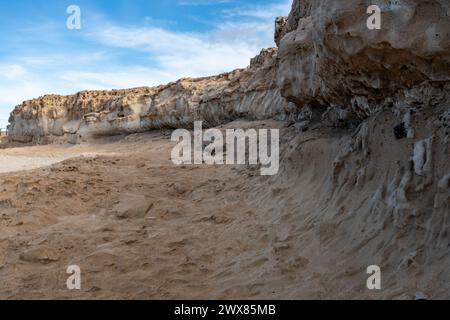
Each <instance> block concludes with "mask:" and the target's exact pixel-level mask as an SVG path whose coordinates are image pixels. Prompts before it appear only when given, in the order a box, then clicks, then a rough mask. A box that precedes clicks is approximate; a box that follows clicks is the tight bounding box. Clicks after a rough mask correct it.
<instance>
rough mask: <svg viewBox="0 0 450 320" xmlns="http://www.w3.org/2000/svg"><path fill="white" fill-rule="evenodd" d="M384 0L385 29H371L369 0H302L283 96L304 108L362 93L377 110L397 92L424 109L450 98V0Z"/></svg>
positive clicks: (285, 51)
mask: <svg viewBox="0 0 450 320" xmlns="http://www.w3.org/2000/svg"><path fill="white" fill-rule="evenodd" d="M380 3H381V4H382V5H381V8H382V29H381V30H369V29H368V28H367V27H366V21H367V18H368V15H367V14H366V9H367V4H366V2H361V1H357V0H350V1H344V2H343V1H310V0H301V1H300V0H294V3H293V10H292V12H291V14H290V16H289V19H288V25H287V30H291V31H290V32H288V33H287V34H286V35H284V37H283V38H282V39H281V41H280V44H279V54H278V58H279V68H278V76H277V79H278V84H279V86H280V90H281V93H282V95H283V96H284V97H286V98H287V99H288V100H289V101H292V102H295V103H296V104H297V105H300V106H301V105H304V104H316V105H317V104H319V105H338V106H343V107H350V106H351V103H352V100H353V99H354V98H355V97H361V98H364V99H365V100H366V102H367V104H368V105H369V106H370V109H372V111H374V112H376V111H377V110H380V109H381V108H383V107H388V106H392V105H391V104H392V101H391V98H392V97H395V100H396V101H397V103H399V102H405V103H407V104H416V105H419V106H421V105H424V106H430V105H432V104H435V103H434V102H433V101H431V100H433V99H438V97H443V99H441V100H440V101H441V102H443V101H447V102H448V101H449V88H450V86H449V80H450V37H449V30H450V20H449V19H448V13H449V10H450V3H449V2H448V1H446V0H438V1H432V2H429V1H423V0H410V1H399V2H395V3H394V2H391V1H380ZM413 91H415V92H420V91H421V92H423V93H425V94H420V95H419V94H413V93H412V92H413ZM411 95H413V96H414V98H413V99H411V98H412V97H411ZM430 99H431V100H430ZM435 102H437V101H435ZM361 111H363V110H361ZM363 113H366V112H363ZM369 115H370V114H369ZM365 116H367V115H365Z"/></svg>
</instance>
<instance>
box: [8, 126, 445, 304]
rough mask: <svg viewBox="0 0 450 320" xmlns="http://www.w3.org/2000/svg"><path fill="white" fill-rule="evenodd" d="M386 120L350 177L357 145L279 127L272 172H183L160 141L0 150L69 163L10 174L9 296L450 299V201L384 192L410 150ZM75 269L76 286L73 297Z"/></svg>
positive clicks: (439, 163)
mask: <svg viewBox="0 0 450 320" xmlns="http://www.w3.org/2000/svg"><path fill="white" fill-rule="evenodd" d="M386 121H387V123H386V124H385V125H382V126H378V127H371V129H370V130H372V131H373V132H374V135H373V136H372V137H373V138H371V139H373V140H371V141H370V143H369V145H370V146H371V147H370V148H371V154H372V156H371V158H370V159H369V160H368V159H367V158H366V157H365V156H364V154H365V153H364V150H361V151H358V150H355V152H354V154H351V155H348V156H347V158H346V159H347V160H346V163H347V165H346V166H345V168H342V170H341V171H339V170H337V169H336V168H338V167H337V166H335V165H333V163H334V161H335V159H336V157H338V156H339V154H340V153H341V152H342V150H343V149H345V148H344V147H343V146H345V145H346V143H348V141H352V140H353V139H355V136H353V135H352V134H350V133H345V132H343V131H342V130H337V131H336V130H334V129H326V128H325V129H324V128H322V129H320V130H312V131H310V132H307V133H304V134H301V135H299V134H298V133H297V132H295V131H294V130H293V129H291V128H289V129H283V134H282V137H283V139H284V141H283V149H284V150H283V158H282V168H281V171H280V174H279V175H278V176H275V177H261V176H259V174H258V173H259V170H257V168H251V167H229V166H220V167H217V166H216V167H206V166H200V167H191V166H184V167H177V166H174V165H173V164H172V163H171V162H170V161H169V157H170V151H171V148H172V146H173V144H172V143H171V142H170V140H168V138H167V136H164V135H161V134H160V133H149V134H138V135H132V136H128V137H125V138H115V139H109V140H98V141H96V142H92V143H90V144H83V145H78V146H72V147H71V146H68V145H52V146H38V147H26V148H19V149H6V150H0V154H1V155H3V156H4V155H8V156H13V155H14V156H26V155H28V156H32V157H35V156H44V155H47V156H49V155H50V156H51V157H52V159H53V160H54V159H55V158H60V157H70V158H71V159H69V160H66V161H63V162H61V163H57V164H53V165H52V166H50V167H42V168H40V169H36V170H34V171H25V172H14V173H3V174H0V186H1V190H2V192H1V194H0V213H1V216H0V228H1V233H0V278H1V279H2V284H1V287H0V298H18V299H22V298H35V299H42V298H83V299H88V298H144V299H145V298H244V299H248V298H284V299H286V298H402V299H411V298H414V296H415V295H416V293H417V292H423V293H424V294H426V295H427V296H428V297H430V298H443V297H446V298H448V297H449V284H450V281H449V276H448V272H447V271H448V266H449V265H450V261H449V254H448V250H449V247H448V246H450V241H448V228H449V221H448V193H443V194H442V197H443V199H444V204H443V207H442V208H438V209H436V210H434V211H433V213H432V212H429V210H430V206H429V204H428V202H429V201H428V200H429V197H430V196H434V194H433V195H431V194H432V193H433V192H431V193H430V192H428V193H427V192H424V193H423V194H422V198H417V196H415V197H416V198H415V199H412V197H411V196H410V194H409V193H408V197H409V200H411V201H416V202H415V203H414V208H416V210H415V211H414V212H415V217H411V213H410V212H412V211H411V210H409V211H408V210H406V211H395V212H394V211H392V208H390V207H388V206H387V205H386V204H385V203H386V202H385V201H384V199H382V197H381V196H380V199H378V200H377V199H376V197H375V195H376V194H377V190H378V189H379V188H380V187H383V186H385V185H387V184H388V183H391V180H392V179H393V178H394V177H395V175H396V171H397V170H400V169H399V168H398V166H399V165H398V163H400V162H403V161H405V162H407V160H408V157H409V153H410V148H411V144H410V142H408V141H406V140H403V141H400V142H396V141H395V140H391V141H389V139H392V138H387V137H390V136H391V132H390V131H388V132H387V133H386V134H385V135H384V136H383V135H382V134H381V132H382V131H383V132H385V130H387V129H386V128H390V126H391V123H389V121H391V120H389V118H387V120H386ZM383 123H384V122H383ZM247 125H248V126H251V125H252V124H247ZM239 126H241V127H242V126H244V123H240V124H239ZM377 132H378V133H377ZM424 134H425V133H424ZM356 138H357V135H356ZM366 147H367V145H366ZM83 154H90V155H91V157H83V156H82V155H83ZM386 154H388V155H389V156H388V157H386ZM444 155H445V153H444ZM372 157H373V158H372ZM435 161H436V168H437V169H436V175H438V174H440V172H443V171H449V172H450V168H449V166H448V163H446V161H445V158H444V159H439V158H438V159H435ZM362 162H366V163H365V167H366V168H367V172H366V175H365V177H364V178H362V177H361V175H360V177H359V179H360V183H359V184H358V183H356V184H355V181H356V180H355V179H356V177H354V176H353V174H354V173H355V172H358V170H359V169H358V168H359V166H360V165H361V163H362ZM46 164H48V163H46ZM1 165H2V166H3V165H4V164H3V163H2V164H1ZM380 170H382V171H380ZM383 192H384V193H386V194H388V193H389V191H382V192H381V193H383ZM447 192H448V191H447ZM374 199H375V200H374ZM445 201H447V202H445ZM420 203H423V204H420ZM439 210H441V211H439ZM442 212H444V214H443V213H442ZM445 213H446V214H445ZM402 219H406V221H408V223H405V221H402ZM411 219H413V221H412V222H411ZM427 237H428V238H427ZM71 264H76V265H79V266H80V267H81V270H82V290H80V291H68V290H67V289H66V279H67V276H68V275H66V273H65V271H66V268H67V266H68V265H71ZM370 264H378V265H380V266H381V267H382V269H383V290H381V291H379V292H372V291H368V290H367V288H366V279H367V277H368V276H367V275H366V268H367V266H368V265H370Z"/></svg>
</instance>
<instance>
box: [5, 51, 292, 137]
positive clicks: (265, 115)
mask: <svg viewBox="0 0 450 320" xmlns="http://www.w3.org/2000/svg"><path fill="white" fill-rule="evenodd" d="M276 56H277V49H274V48H272V49H264V50H262V52H261V53H260V54H259V55H258V56H257V57H255V58H254V59H252V60H251V63H250V66H249V67H248V68H246V69H239V70H235V71H232V72H229V73H224V74H221V75H218V76H213V77H206V78H198V79H191V78H185V79H181V80H179V81H177V82H174V83H169V84H167V85H162V86H158V87H152V88H150V87H143V88H135V89H128V90H113V91H85V92H80V93H78V94H75V95H71V96H56V95H48V96H44V97H41V98H38V99H34V100H30V101H25V102H24V103H23V104H21V105H19V106H17V107H16V108H15V110H14V111H13V112H12V114H11V117H10V120H9V121H10V123H11V125H10V128H9V137H10V139H11V140H14V141H21V142H31V141H34V142H47V141H54V140H55V139H63V140H64V141H67V140H68V141H72V142H77V141H80V139H86V138H88V137H89V136H99V135H114V134H121V133H136V132H142V131H148V130H152V129H161V128H181V127H190V126H192V125H193V122H194V120H202V121H203V122H204V124H205V126H206V125H209V126H214V125H218V124H221V123H224V122H227V121H230V120H234V119H236V118H248V119H255V120H259V119H270V118H275V119H280V120H284V119H286V118H287V116H288V115H289V114H290V113H292V112H294V111H295V108H296V107H295V105H293V104H291V103H289V102H287V101H286V100H285V99H283V98H282V97H281V95H280V93H279V90H278V88H277V85H276V81H275V77H276Z"/></svg>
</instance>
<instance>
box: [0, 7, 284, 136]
mask: <svg viewBox="0 0 450 320" xmlns="http://www.w3.org/2000/svg"><path fill="white" fill-rule="evenodd" d="M290 4H291V0H160V1H151V0H72V1H65V0H51V1H49V0H34V1H31V0H14V1H0V43H1V45H0V128H4V127H6V125H7V119H8V116H9V112H10V111H11V110H12V109H13V107H14V106H15V105H17V104H19V103H21V102H22V101H23V100H27V99H31V98H34V97H38V96H41V95H44V94H49V93H56V94H71V93H75V92H77V91H80V90H88V89H91V90H92V89H114V88H128V87H136V86H144V85H149V86H151V85H157V84H161V83H166V82H169V81H173V80H176V79H178V78H180V77H187V76H192V77H194V76H195V77H196V76H207V75H212V74H217V73H220V72H224V71H230V70H232V69H235V68H239V67H245V66H246V65H248V62H249V59H250V58H251V57H253V56H254V55H256V54H257V53H258V52H259V51H260V49H262V48H263V47H271V46H274V43H273V25H274V19H275V17H276V16H279V15H287V14H288V12H289V9H290ZM70 5H78V6H79V7H80V8H81V19H82V28H81V30H69V29H67V28H66V20H67V18H68V17H69V15H68V14H67V13H66V9H67V7H68V6H70Z"/></svg>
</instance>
